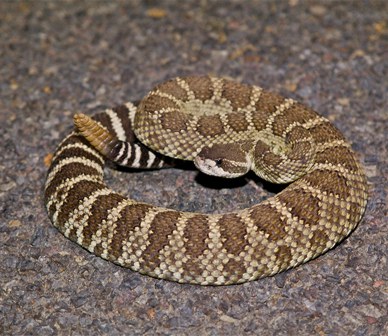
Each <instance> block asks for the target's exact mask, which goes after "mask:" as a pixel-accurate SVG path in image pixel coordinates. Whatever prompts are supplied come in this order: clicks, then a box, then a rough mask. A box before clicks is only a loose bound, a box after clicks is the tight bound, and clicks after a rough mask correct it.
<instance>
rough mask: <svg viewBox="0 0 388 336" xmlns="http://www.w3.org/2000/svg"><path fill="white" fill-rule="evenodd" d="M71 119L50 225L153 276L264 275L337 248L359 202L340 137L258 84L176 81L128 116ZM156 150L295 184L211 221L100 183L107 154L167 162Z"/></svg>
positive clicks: (51, 186)
mask: <svg viewBox="0 0 388 336" xmlns="http://www.w3.org/2000/svg"><path fill="white" fill-rule="evenodd" d="M75 123H76V125H77V128H76V130H75V131H73V132H72V133H71V134H70V135H69V136H67V137H66V138H65V140H63V141H62V143H61V144H60V145H59V147H58V149H57V150H56V153H55V155H54V158H53V161H52V164H51V167H50V169H49V173H48V176H47V181H46V186H45V204H46V207H47V211H48V213H49V216H50V218H51V220H52V222H53V224H54V225H55V226H56V227H57V228H58V229H59V230H60V231H61V232H62V233H63V234H64V235H65V236H66V237H68V238H70V239H71V240H73V241H75V242H77V243H78V244H79V245H81V246H83V247H84V248H86V249H87V250H89V251H90V252H92V253H94V254H96V255H98V256H101V257H102V258H105V259H107V260H110V261H113V262H115V263H117V264H119V265H121V266H124V267H128V268H130V269H132V270H134V271H138V272H140V273H143V274H147V275H150V276H153V277H157V278H162V279H168V280H172V281H177V282H183V283H194V284H201V285H208V284H212V285H225V284H234V283H242V282H246V281H251V280H255V279H258V278H261V277H264V276H269V275H273V274H276V273H278V272H280V271H283V270H286V269H289V268H291V267H295V266H297V265H299V264H301V263H303V262H306V261H308V260H310V259H312V258H315V257H317V256H318V255H320V254H322V253H324V252H325V251H327V250H328V249H330V248H332V247H333V246H335V245H336V244H337V243H339V242H340V241H341V240H343V239H344V238H345V237H346V236H347V235H348V234H349V233H350V232H351V231H352V230H353V229H354V228H355V226H356V225H357V223H358V222H359V220H360V219H361V217H362V214H363V213H364V210H365V207H366V202H367V183H366V178H365V174H364V172H363V170H362V168H361V166H360V164H359V162H358V161H357V159H356V156H355V154H354V153H353V151H352V149H351V147H350V145H349V144H348V142H346V141H345V139H344V138H343V136H342V135H341V133H340V132H339V131H338V130H337V129H336V128H335V127H334V126H332V125H331V124H330V122H329V121H328V120H327V119H325V118H323V117H321V116H319V115H318V114H316V113H315V112H314V111H312V110H311V109H309V108H307V107H305V106H303V105H301V104H299V103H297V102H295V101H294V100H292V99H284V98H282V97H280V96H278V95H275V94H272V93H269V92H266V91H264V90H263V89H261V88H259V87H255V86H249V85H244V84H239V83H236V82H232V81H228V80H225V79H219V78H212V77H186V78H176V79H173V80H170V81H168V82H166V83H163V84H161V85H159V86H157V87H156V88H155V89H154V90H152V91H151V92H150V93H149V94H148V95H147V96H146V97H145V98H144V99H143V100H142V102H141V103H140V105H139V107H138V110H136V108H135V107H134V106H133V105H132V104H130V103H128V104H126V105H123V106H120V107H117V108H115V109H113V110H108V111H106V112H104V113H100V114H98V115H97V116H95V117H93V120H92V119H90V118H88V117H85V116H83V115H78V116H76V118H75ZM134 132H135V133H136V136H135V134H134ZM137 139H139V140H140V141H141V142H139V141H138V140H137ZM146 146H147V147H146ZM157 152H160V153H161V154H164V155H167V156H171V157H175V158H178V159H185V160H194V161H195V164H196V165H197V166H198V167H199V168H200V169H201V170H203V171H204V172H206V173H210V174H214V175H221V176H226V177H234V176H239V175H242V174H245V173H246V172H247V171H248V170H249V169H252V170H254V172H255V173H256V174H258V175H259V176H261V177H262V178H264V179H266V180H269V181H271V182H275V183H289V182H292V181H294V182H293V183H291V184H290V185H289V186H288V187H287V188H285V189H284V190H283V191H282V192H280V193H278V194H277V195H276V196H274V197H272V198H270V199H267V200H265V201H264V202H262V203H260V204H258V205H255V206H252V207H251V208H248V209H243V210H240V211H236V212H233V213H226V214H210V215H208V214H201V213H188V212H181V211H175V210H171V209H165V208H161V207H156V206H153V205H150V204H146V203H142V202H138V201H135V200H132V199H129V198H126V197H124V196H122V195H120V194H118V193H116V192H114V191H113V190H111V189H110V188H108V187H107V186H106V185H105V183H104V181H103V167H104V162H105V159H106V158H108V159H112V160H114V161H116V162H117V163H119V164H121V165H125V166H131V167H138V168H160V167H163V166H168V165H169V164H170V162H169V160H168V159H166V157H165V156H163V155H161V154H158V153H157Z"/></svg>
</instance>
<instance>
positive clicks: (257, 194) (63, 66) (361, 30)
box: [0, 0, 388, 335]
mask: <svg viewBox="0 0 388 336" xmlns="http://www.w3.org/2000/svg"><path fill="white" fill-rule="evenodd" d="M387 17H388V6H387V3H386V2H385V1H383V0H381V1H361V0H358V1H301V0H288V1H237V0H234V1H204V0H203V1H163V2H159V1H151V0H149V1H128V2H124V1H116V2H104V1H88V2H87V1H84V2H80V1H76V0H71V1H52V2H48V1H29V2H27V1H25V2H24V1H22V2H20V1H1V2H0V36H1V38H0V144H1V151H0V334H4V335H387V334H388V326H387V324H388V321H387V319H388V317H387V311H388V307H387V302H388V279H387V274H388V268H387V246H388V244H387V236H388V235H387V232H388V228H387V187H388V185H387V177H388V176H387V175H388V157H387V156H388V155H387V149H388V148H387V143H388V141H387V140H388V139H387V133H388V106H387V91H388V90H387V88H388V85H387V78H388V39H387V37H388V27H387ZM204 73H210V74H214V75H219V76H225V77H231V78H235V79H237V80H240V81H243V82H246V83H252V84H257V85H261V86H263V87H265V88H267V89H271V90H272V91H276V92H279V93H281V94H283V95H286V96H290V97H292V98H295V99H298V100H300V101H302V102H304V103H306V104H308V105H310V106H312V107H313V108H315V109H316V110H318V111H319V112H320V113H321V114H322V115H324V116H326V117H328V118H329V119H330V120H331V121H332V122H333V123H334V124H335V125H336V126H337V127H338V128H339V129H340V130H341V131H342V132H343V133H344V135H345V136H346V137H347V138H348V139H349V141H351V142H352V144H353V148H354V149H355V150H356V151H357V152H358V153H359V155H360V160H361V161H362V162H363V164H364V166H365V169H366V172H367V176H368V181H369V185H370V200H369V203H368V208H367V211H366V213H365V216H364V218H363V220H362V221H361V223H360V225H359V227H358V228H357V229H356V230H355V232H353V234H352V235H351V236H350V237H349V238H348V239H346V241H344V242H343V243H342V244H340V245H339V246H337V247H336V248H335V249H334V250H332V251H330V252H328V253H326V254H325V255H323V256H321V257H320V258H318V259H316V260H314V261H311V262H309V263H307V264H306V265H303V266H300V267H298V268H296V269H293V270H290V271H288V272H285V273H282V274H279V275H277V276H274V277H271V278H266V279H263V280H259V281H255V282H251V283H247V284H244V285H238V286H229V287H217V288H216V287H199V286H190V285H179V284H176V283H171V282H167V281H161V280H156V279H153V278H150V277H147V276H142V275H139V274H137V273H134V272H132V271H130V270H127V269H123V268H121V267H118V266H116V265H114V264H111V263H109V262H106V261H104V260H102V259H100V258H97V257H95V256H93V255H92V254H90V253H88V252H87V251H85V250H83V249H82V248H80V247H79V246H77V245H76V244H74V243H72V242H70V241H69V240H67V239H66V238H65V237H64V236H62V235H61V234H60V233H59V232H58V231H57V230H56V229H55V228H54V227H53V226H52V224H51V223H50V221H49V219H48V217H47V215H46V212H45V209H44V204H43V198H42V191H43V184H44V181H45V175H46V171H47V162H48V161H49V158H50V154H52V153H53V151H54V150H55V147H56V145H57V144H58V142H59V141H60V139H61V138H62V137H63V136H64V135H65V134H66V133H67V132H68V131H69V130H70V129H71V125H72V115H73V113H74V112H77V111H83V112H87V113H93V112H96V111H100V110H101V109H103V108H106V107H112V106H114V105H116V104H118V103H122V102H125V101H129V100H130V101H134V100H139V99H141V98H142V97H143V96H144V95H145V94H146V92H147V91H148V90H150V89H151V88H152V87H153V86H154V85H155V84H156V83H159V82H161V81H163V80H166V79H168V78H170V77H174V76H177V75H188V74H204ZM107 181H108V183H109V185H110V186H112V188H115V189H116V190H120V191H122V192H124V193H127V194H130V195H131V196H132V197H134V198H136V199H138V200H144V201H147V202H152V203H155V204H159V205H163V206H168V207H173V208H175V209H183V210H198V211H204V212H222V211H229V210H234V209H239V208H242V207H246V206H250V205H252V204H254V203H256V202H259V201H260V200H262V199H263V198H265V197H268V196H269V195H271V194H273V193H274V192H276V191H277V189H278V188H277V187H273V186H270V185H266V184H264V185H263V183H262V181H260V180H258V179H256V178H255V177H254V176H252V175H248V177H247V178H244V179H239V180H236V181H230V182H228V183H225V182H221V181H219V180H217V179H216V180H215V179H209V178H206V177H204V176H201V175H199V174H198V173H197V172H196V171H195V170H193V169H192V168H191V167H188V168H186V169H181V170H178V169H174V170H163V171H152V172H138V173H123V172H118V171H113V170H107Z"/></svg>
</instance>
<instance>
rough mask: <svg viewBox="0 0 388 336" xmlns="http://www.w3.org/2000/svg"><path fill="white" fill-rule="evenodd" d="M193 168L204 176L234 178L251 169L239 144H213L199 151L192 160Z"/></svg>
mask: <svg viewBox="0 0 388 336" xmlns="http://www.w3.org/2000/svg"><path fill="white" fill-rule="evenodd" d="M194 164H195V166H196V167H197V168H198V169H199V170H200V171H201V172H203V173H204V174H207V175H212V176H219V177H226V178H235V177H239V176H242V175H245V174H246V173H247V172H248V171H249V170H250V169H251V160H250V159H249V156H248V152H246V151H245V150H244V149H243V148H242V147H241V146H240V145H239V144H214V145H212V146H205V147H203V148H202V149H201V151H200V152H199V153H198V155H197V156H196V157H195V159H194Z"/></svg>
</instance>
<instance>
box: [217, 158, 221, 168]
mask: <svg viewBox="0 0 388 336" xmlns="http://www.w3.org/2000/svg"><path fill="white" fill-rule="evenodd" d="M221 165H222V159H217V160H216V166H217V167H219V166H221Z"/></svg>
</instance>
